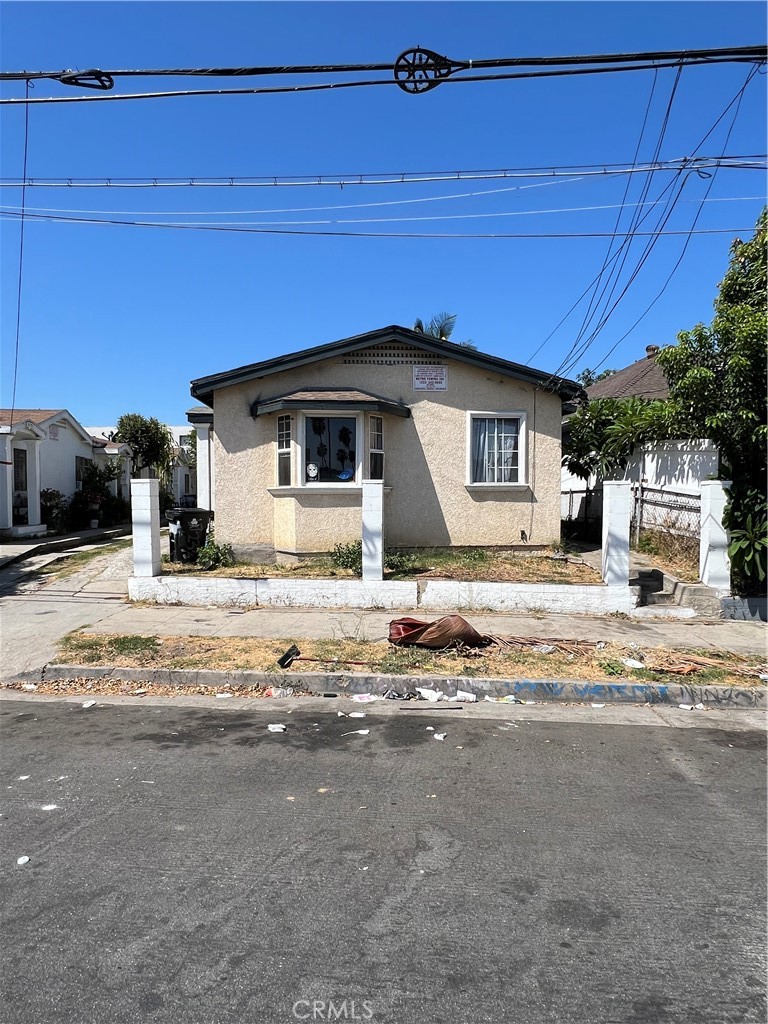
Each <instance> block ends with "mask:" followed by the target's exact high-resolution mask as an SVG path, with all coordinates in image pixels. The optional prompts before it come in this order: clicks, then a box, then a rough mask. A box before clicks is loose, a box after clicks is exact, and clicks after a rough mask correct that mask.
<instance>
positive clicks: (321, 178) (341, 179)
mask: <svg viewBox="0 0 768 1024" xmlns="http://www.w3.org/2000/svg"><path fill="white" fill-rule="evenodd" d="M766 161H768V154H766V153H749V154H744V155H732V156H729V155H726V154H720V155H717V156H701V157H687V156H683V157H675V158H673V159H669V160H661V161H659V162H658V163H657V164H650V163H641V164H637V165H630V166H627V165H626V164H622V163H617V164H610V163H603V164H574V165H570V166H569V165H563V166H562V167H552V168H543V167H531V168H494V169H480V170H445V171H370V172H362V173H347V174H339V175H334V174H302V175H271V174H267V175H261V176H238V175H221V176H217V177H210V178H200V177H194V176H191V175H185V176H183V177H181V176H177V177H146V178H40V177H35V178H29V179H28V180H27V181H26V182H25V181H24V179H23V178H21V179H20V178H0V185H2V186H3V187H4V188H14V187H16V188H21V187H22V185H26V187H27V188H275V187H278V188H281V187H289V188H305V187H310V186H312V187H316V186H332V187H334V188H348V187H351V186H353V185H413V184H429V183H434V182H443V181H447V182H451V181H456V182H458V181H489V180H497V179H507V178H509V179H517V178H558V177H570V176H572V175H578V176H579V177H580V178H584V177H611V176H614V175H623V174H645V173H648V172H649V171H677V170H679V169H680V168H681V167H685V168H692V169H697V168H698V169H702V170H706V169H708V168H711V167H715V166H718V167H729V168H733V169H737V170H765V169H766V166H768V164H767V163H766Z"/></svg>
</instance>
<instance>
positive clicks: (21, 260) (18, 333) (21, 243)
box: [10, 82, 30, 432]
mask: <svg viewBox="0 0 768 1024" xmlns="http://www.w3.org/2000/svg"><path fill="white" fill-rule="evenodd" d="M29 89H30V83H29V82H26V83H25V91H26V93H27V95H29ZM28 151H29V107H26V108H25V109H24V162H23V167H22V174H23V176H24V180H25V181H26V180H27V153H28ZM26 196H27V192H26V189H24V188H22V190H21V213H20V214H19V220H20V222H21V223H20V227H19V283H18V287H17V290H16V343H15V345H14V352H13V392H12V395H11V420H10V430H11V432H13V414H14V412H15V410H16V382H17V380H18V376H19V339H20V337H21V284H22V281H23V276H24V226H25V224H26V219H25V216H24V214H25V208H26Z"/></svg>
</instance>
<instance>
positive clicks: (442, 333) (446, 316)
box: [413, 313, 477, 350]
mask: <svg viewBox="0 0 768 1024" xmlns="http://www.w3.org/2000/svg"><path fill="white" fill-rule="evenodd" d="M455 326H456V314H455V313H436V314H435V315H434V316H433V317H432V319H431V320H430V321H429V323H427V324H425V322H424V321H423V320H422V319H421V318H419V317H417V319H416V323H415V324H414V325H413V329H414V331H418V332H419V334H426V335H427V337H428V338H437V339H438V341H448V340H449V338H450V337H451V335H452V334H453V328H454V327H455ZM456 344H458V345H462V346H463V347H464V348H471V349H474V350H476V349H477V345H475V344H474V342H473V341H472V339H471V338H470V339H468V340H467V341H459V342H456Z"/></svg>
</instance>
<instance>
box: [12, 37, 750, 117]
mask: <svg viewBox="0 0 768 1024" xmlns="http://www.w3.org/2000/svg"><path fill="white" fill-rule="evenodd" d="M747 49H750V50H751V49H755V48H750V47H748V48H747ZM734 62H736V63H744V62H746V63H750V64H754V63H756V62H759V63H764V62H765V54H764V52H762V51H761V52H760V53H759V54H753V55H752V56H742V57H723V58H705V59H695V60H688V59H678V60H672V61H660V62H655V63H651V64H631V65H627V66H623V67H586V68H562V69H559V70H553V71H522V72H508V73H507V72H505V73H502V74H493V75H466V76H464V77H463V78H447V77H446V78H441V79H440V84H441V85H443V84H445V85H457V84H466V83H468V82H500V81H508V80H512V79H527V78H562V77H567V76H572V75H601V74H615V73H618V72H626V71H650V70H657V69H658V68H676V67H680V66H685V67H694V66H697V65H702V64H707V65H711V64H726V63H734ZM392 85H395V86H398V87H399V86H400V83H399V82H398V81H397V80H396V79H389V78H387V79H373V80H371V81H358V82H319V83H315V84H313V85H285V86H270V87H267V88H261V89H176V90H172V91H166V92H135V93H124V94H117V95H102V96H48V97H41V98H40V99H29V98H25V99H0V105H10V106H19V105H20V104H23V103H107V102H110V101H115V100H150V99H169V98H177V97H181V96H258V95H277V94H280V93H304V92H327V91H330V90H332V89H333V90H339V89H356V88H366V87H373V86H392Z"/></svg>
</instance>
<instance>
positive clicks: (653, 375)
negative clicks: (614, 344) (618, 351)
mask: <svg viewBox="0 0 768 1024" xmlns="http://www.w3.org/2000/svg"><path fill="white" fill-rule="evenodd" d="M658 352H659V347H658V345H649V346H648V347H647V348H646V350H645V353H646V354H645V359H638V360H637V362H636V363H631V364H630V365H629V366H625V367H624V369H623V370H617V371H616V372H615V373H612V374H611V375H610V376H608V377H603V379H602V380H598V381H596V382H595V383H594V384H590V386H589V387H588V388H587V398H647V399H648V400H649V401H651V400H653V399H657V398H659V399H664V398H668V397H669V385H668V384H667V378H666V376H665V375H664V371H663V370H662V368H661V367H660V366H659V363H658V361H657V359H656V356H657V355H658Z"/></svg>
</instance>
